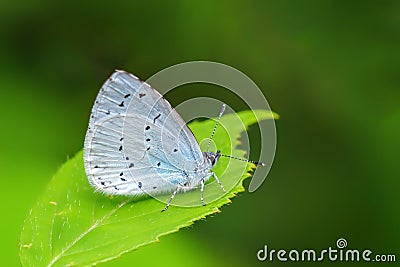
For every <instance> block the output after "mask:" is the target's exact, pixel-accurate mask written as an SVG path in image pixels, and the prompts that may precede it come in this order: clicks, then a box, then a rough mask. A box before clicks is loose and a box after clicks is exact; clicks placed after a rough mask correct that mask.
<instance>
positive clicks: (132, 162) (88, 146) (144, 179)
mask: <svg viewBox="0 0 400 267" xmlns="http://www.w3.org/2000/svg"><path fill="white" fill-rule="evenodd" d="M203 160H204V159H203V155H202V153H201V151H200V148H199V146H198V144H197V142H196V139H195V138H194V136H193V134H192V132H191V131H190V129H189V128H188V127H187V126H186V124H185V122H184V121H183V119H182V118H181V117H180V116H179V114H178V113H177V112H176V111H175V110H174V109H172V107H171V105H170V104H169V103H168V102H167V101H166V100H165V99H164V98H163V97H162V95H161V94H160V93H158V92H157V91H156V90H155V89H153V88H151V87H150V86H149V85H148V84H146V83H143V82H141V81H140V80H139V79H137V78H136V77H135V76H133V75H132V74H129V73H127V72H124V71H116V72H115V73H113V74H112V76H111V77H110V78H109V79H108V80H107V81H106V82H105V83H104V85H103V86H102V88H101V90H100V92H99V94H98V96H97V98H96V101H95V104H94V106H93V109H92V115H91V118H90V121H89V127H88V131H87V133H86V138H85V144H84V163H85V170H86V174H87V176H88V179H89V182H90V183H91V185H92V186H94V187H95V188H96V189H97V190H99V191H102V192H105V193H108V194H122V195H140V194H144V193H147V194H150V193H151V194H152V193H155V194H157V193H162V192H167V191H172V190H174V189H175V188H176V186H177V185H179V184H184V183H185V181H186V179H187V173H186V171H187V170H191V169H194V168H196V166H199V165H200V164H201V163H202V162H203Z"/></svg>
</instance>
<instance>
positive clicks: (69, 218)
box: [20, 110, 277, 266]
mask: <svg viewBox="0 0 400 267" xmlns="http://www.w3.org/2000/svg"><path fill="white" fill-rule="evenodd" d="M254 115H256V117H257V118H256V117H255V116H254ZM273 118H277V115H276V114H274V113H272V112H270V111H263V110H257V111H254V114H253V112H252V111H243V112H239V113H237V114H228V115H225V116H223V117H222V119H221V123H220V125H221V126H222V127H218V130H217V132H216V134H215V136H214V139H213V141H214V142H215V143H216V146H217V147H218V149H220V150H221V151H223V153H225V154H231V155H234V156H238V157H244V155H245V151H242V150H239V149H236V147H237V146H238V145H239V144H240V142H239V137H240V134H241V133H242V132H243V131H245V129H246V128H247V127H248V126H249V125H251V124H253V123H255V122H257V120H263V119H273ZM214 125H215V121H214V120H206V121H203V122H197V121H195V122H192V123H190V125H189V127H190V128H191V129H192V131H193V133H194V134H195V136H196V139H197V140H198V141H199V142H200V144H201V146H204V144H205V143H206V142H204V141H203V142H202V140H206V139H207V138H208V137H209V134H210V131H211V129H212V128H213V127H214ZM230 138H231V139H230ZM205 145H206V144H205ZM82 157H83V153H82V151H81V152H79V153H77V155H76V156H75V157H73V158H72V159H70V160H68V161H67V162H66V163H65V164H64V165H63V166H62V167H61V168H60V169H59V170H58V172H57V173H56V174H55V176H54V177H53V179H52V180H51V182H50V183H49V185H48V187H47V189H46V190H45V192H44V193H43V194H42V195H41V196H40V197H39V199H38V200H37V202H36V203H35V204H34V206H33V208H32V209H31V210H30V213H29V214H28V216H27V217H26V219H25V222H24V226H23V229H22V233H21V240H20V259H21V263H22V265H23V266H76V265H77V266H87V265H94V264H96V263H99V262H104V261H108V260H111V259H114V258H117V257H119V256H120V255H122V254H123V253H126V252H128V251H131V250H134V249H137V248H139V247H141V246H144V245H146V244H150V243H153V242H155V241H157V240H158V239H159V237H160V236H163V235H167V234H169V233H173V232H176V231H178V230H179V229H180V228H182V227H186V226H188V225H190V224H192V223H193V222H194V221H196V220H199V219H201V218H204V217H205V216H207V215H209V214H212V213H215V212H218V211H219V210H218V208H219V207H221V206H222V205H224V204H227V203H230V202H231V201H230V198H232V197H234V196H235V194H236V193H238V192H241V191H244V188H243V186H242V181H243V179H245V178H247V177H249V176H250V174H248V171H250V170H251V169H252V168H253V167H254V165H253V164H248V163H245V162H243V163H242V162H240V161H236V162H235V164H230V160H229V159H227V158H221V159H220V161H219V162H218V164H217V166H216V167H215V168H214V171H215V173H216V174H217V175H218V176H219V178H220V180H221V182H222V184H223V185H224V187H225V188H226V189H227V193H225V194H223V193H222V190H221V188H220V187H219V186H218V185H217V184H216V183H215V182H213V181H211V182H210V183H208V184H207V185H206V189H205V200H206V202H207V203H208V204H207V205H206V206H201V205H200V192H199V190H192V191H189V192H186V193H180V194H177V196H176V198H175V199H174V201H173V203H172V205H171V207H170V208H169V209H168V210H167V211H166V212H160V211H161V210H162V209H163V208H164V206H165V204H164V203H162V202H160V201H158V200H156V199H154V198H149V197H148V198H144V199H132V198H127V197H113V198H112V197H108V196H105V195H103V194H100V193H96V192H94V190H93V188H92V187H91V186H90V185H89V183H88V181H87V178H86V175H85V171H84V167H83V158H82ZM168 198H169V195H166V196H165V199H168ZM182 203H183V204H185V205H196V206H192V207H182V206H176V205H178V204H179V205H183V204H182Z"/></svg>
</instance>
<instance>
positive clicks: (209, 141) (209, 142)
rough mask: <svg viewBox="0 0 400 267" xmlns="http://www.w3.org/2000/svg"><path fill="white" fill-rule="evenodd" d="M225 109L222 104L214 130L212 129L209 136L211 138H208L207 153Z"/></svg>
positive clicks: (224, 105)
mask: <svg viewBox="0 0 400 267" xmlns="http://www.w3.org/2000/svg"><path fill="white" fill-rule="evenodd" d="M225 107H226V104H222V109H221V112H220V113H219V115H218V120H217V123H216V124H215V126H214V129H213V131H212V134H211V136H210V139H209V140H208V145H207V150H206V151H207V152H208V149H209V148H210V145H211V140H212V139H213V137H214V134H215V130H217V127H218V124H219V121H220V120H221V117H222V114H224V112H225Z"/></svg>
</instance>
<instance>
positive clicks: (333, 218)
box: [0, 0, 400, 266]
mask: <svg viewBox="0 0 400 267" xmlns="http://www.w3.org/2000/svg"><path fill="white" fill-rule="evenodd" d="M0 36H1V42H0V76H1V79H0V99H1V105H0V114H1V115H0V116H1V119H2V128H1V129H2V131H1V133H0V134H1V135H0V137H1V138H0V151H1V152H0V164H1V170H0V173H1V183H2V189H3V190H2V194H1V200H0V205H1V206H0V207H1V212H2V213H3V216H2V219H1V222H0V227H1V242H0V250H1V262H2V263H3V265H7V266H18V265H19V259H18V241H19V233H20V231H21V227H22V223H23V219H24V217H25V216H26V214H27V213H28V211H29V208H30V207H31V205H32V204H33V202H34V201H35V200H36V198H37V197H38V195H39V194H40V193H41V192H42V191H43V190H44V188H45V186H46V184H47V183H48V181H49V180H50V179H51V176H52V174H54V173H55V172H56V171H57V168H58V167H59V166H60V165H61V164H62V163H63V162H65V161H66V160H67V159H68V157H70V156H72V155H74V154H75V153H76V152H77V151H79V150H80V149H81V148H82V145H83V139H84V135H85V132H86V127H87V122H88V118H89V114H90V110H91V107H92V104H93V102H94V99H95V96H96V94H97V92H98V90H99V88H100V86H101V84H102V83H103V82H104V80H105V79H106V78H107V77H108V76H109V75H110V74H111V72H112V71H113V70H114V69H115V68H119V69H125V70H127V71H129V72H132V73H134V74H135V75H137V76H138V77H140V78H141V79H147V78H148V77H150V76H151V75H152V74H154V73H156V72H157V71H159V70H161V69H163V68H165V67H168V66H171V65H174V64H177V63H181V62H185V61H192V60H210V61H217V62H221V63H225V64H228V65H231V66H233V67H235V68H237V69H239V70H241V71H242V72H244V73H245V74H247V75H248V76H249V77H250V78H252V79H253V80H254V81H255V82H256V83H257V84H258V86H259V87H260V88H261V89H262V90H263V92H264V94H265V95H266V97H267V98H268V100H269V103H270V105H271V108H272V109H273V110H274V111H276V112H278V113H279V114H280V115H281V119H280V120H279V121H278V122H277V133H278V146H277V153H276V159H275V162H274V164H273V167H272V170H271V172H270V174H269V176H268V178H267V180H266V181H265V182H264V184H263V186H262V187H261V188H260V189H259V190H257V191H256V192H255V193H248V192H246V193H243V194H241V195H239V196H238V197H237V198H235V199H234V200H233V204H232V205H230V206H225V207H223V208H222V213H220V214H217V215H215V216H212V217H209V218H207V219H206V220H203V221H200V222H197V223H196V224H194V225H193V227H190V228H188V229H184V230H182V231H180V232H178V233H176V234H174V235H171V236H168V237H165V238H162V239H161V242H160V243H158V244H155V245H152V246H148V247H145V248H142V249H139V250H137V251H135V252H132V253H130V254H127V255H124V256H123V257H122V258H120V259H119V260H116V261H112V262H109V263H106V264H103V266H141V265H143V264H145V265H150V264H157V263H158V264H160V263H163V264H164V265H171V266H190V265H195V266H204V265H208V266H220V265H227V266H245V265H246V266H251V265H254V266H257V265H266V264H267V263H266V262H263V263H260V262H258V260H257V258H256V253H257V251H258V250H259V249H261V248H262V247H263V246H264V245H265V244H267V245H268V246H269V247H270V248H274V249H281V248H283V249H286V250H290V249H294V248H296V249H307V248H308V249H310V248H313V249H316V250H321V249H325V248H327V247H329V246H332V247H335V246H336V245H335V244H336V240H337V239H338V238H340V237H343V238H346V239H347V242H348V248H358V249H360V250H361V249H366V248H368V249H371V250H372V251H373V252H374V253H382V254H385V253H386V254H397V258H400V253H399V247H400V231H399V225H400V213H399V208H398V203H399V195H400V180H399V178H400V175H399V174H400V172H399V163H398V161H399V156H398V153H399V151H400V139H399V136H400V123H399V122H400V90H399V85H400V52H399V50H400V49H399V47H400V2H399V1H317V0H314V1H209V0H204V1H197V2H195V1H173V2H172V1H160V2H156V1H147V2H145V1H132V0H131V1H113V2H106V1H92V2H82V1H75V0H72V1H65V2H59V1H44V0H39V1H10V0H3V1H1V3H0ZM193 88H200V91H198V90H197V91H196V90H195V89H193V90H176V91H174V92H175V93H173V94H171V95H169V96H168V97H167V98H168V99H169V100H170V102H171V103H172V104H173V105H176V104H178V103H180V102H181V101H183V100H185V99H187V98H189V97H192V96H194V95H200V94H204V95H208V96H215V97H218V98H219V99H221V100H223V101H225V102H227V103H228V104H230V105H232V106H234V107H236V108H237V109H244V108H245V106H244V105H243V104H242V103H241V102H240V100H238V99H235V98H232V97H230V96H229V95H227V96H224V94H223V92H224V91H223V90H222V91H218V92H215V91H216V90H215V88H214V87H212V86H207V85H204V84H203V85H195V86H193ZM256 130H257V129H251V134H252V136H255V137H254V139H253V140H255V141H253V146H255V147H256V146H257V142H258V140H257V134H256V133H257V131H256ZM248 183H249V181H247V185H246V187H247V186H248ZM398 260H399V259H398ZM306 264H307V265H308V263H306ZM321 264H322V265H324V266H331V265H335V266H339V265H342V264H343V263H342V264H341V263H337V262H336V263H332V262H328V261H325V262H323V263H321ZM268 265H269V266H275V265H279V266H291V265H292V263H279V262H277V261H274V262H272V263H268ZM349 265H357V264H349ZM369 265H373V264H369ZM380 265H382V264H380ZM387 265H391V266H392V264H387Z"/></svg>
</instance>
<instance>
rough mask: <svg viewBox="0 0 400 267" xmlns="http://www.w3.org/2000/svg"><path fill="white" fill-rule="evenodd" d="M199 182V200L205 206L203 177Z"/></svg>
mask: <svg viewBox="0 0 400 267" xmlns="http://www.w3.org/2000/svg"><path fill="white" fill-rule="evenodd" d="M200 183H201V189H200V192H201V196H200V201H201V205H203V206H205V205H206V203H204V183H205V181H204V178H203V179H201V181H200Z"/></svg>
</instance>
